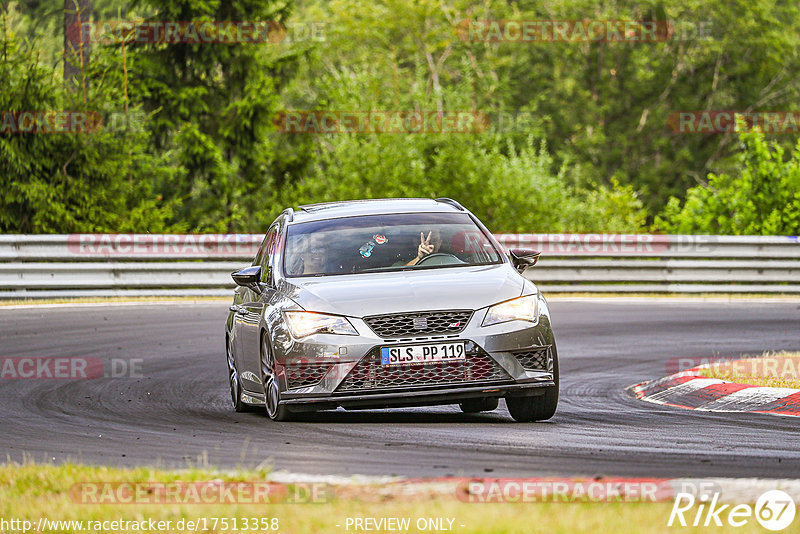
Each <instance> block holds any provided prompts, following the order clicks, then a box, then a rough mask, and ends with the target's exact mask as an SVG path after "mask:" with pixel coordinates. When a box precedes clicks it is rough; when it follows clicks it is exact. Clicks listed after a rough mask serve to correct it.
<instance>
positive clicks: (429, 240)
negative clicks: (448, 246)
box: [406, 230, 442, 265]
mask: <svg viewBox="0 0 800 534" xmlns="http://www.w3.org/2000/svg"><path fill="white" fill-rule="evenodd" d="M441 246H442V234H441V232H439V230H431V231H429V232H428V236H427V237H426V236H425V233H424V232H420V233H419V246H418V247H417V257H416V258H414V259H412V260H411V261H410V262H408V263H406V265H416V264H417V263H419V261H420V260H422V258H424V257H425V256H427V255H429V254H433V253H435V252H439V249H440V248H441Z"/></svg>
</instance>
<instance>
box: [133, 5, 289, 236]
mask: <svg viewBox="0 0 800 534" xmlns="http://www.w3.org/2000/svg"><path fill="white" fill-rule="evenodd" d="M135 5H136V6H137V7H141V8H142V9H144V10H147V11H150V12H151V13H152V15H151V16H150V18H149V20H151V21H239V22H256V21H268V22H269V23H270V24H273V25H276V24H283V23H284V22H285V21H286V18H287V16H288V7H287V3H285V2H278V1H263V0H234V1H220V0H139V1H138V2H136V3H135ZM271 46H273V47H274V45H273V44H271V43H270V42H266V43H252V42H199V43H191V42H171V43H167V42H149V43H134V44H132V45H131V47H130V51H131V62H130V79H131V96H132V98H134V99H138V100H139V101H141V102H142V103H143V105H144V107H145V109H146V110H147V111H148V112H150V113H151V119H150V121H149V122H148V128H149V130H150V133H151V136H152V138H151V139H152V148H153V150H157V151H160V150H174V151H175V152H176V161H177V162H178V163H179V165H180V166H181V168H182V169H183V171H184V172H183V173H182V178H181V179H180V180H178V181H174V182H168V183H160V184H157V187H158V190H159V191H160V192H162V194H163V195H164V196H165V198H174V199H181V201H182V207H181V209H180V210H179V212H178V213H177V217H178V218H179V220H181V221H185V222H186V223H188V224H189V225H190V226H191V227H192V228H194V229H195V230H198V231H229V232H230V231H236V230H243V229H249V228H250V226H249V224H250V223H249V218H250V214H251V213H252V212H253V211H254V210H258V209H263V205H262V203H263V198H264V197H265V195H268V193H269V192H270V190H271V184H272V181H273V180H272V177H271V175H270V168H269V166H270V163H271V161H272V160H273V159H274V152H273V150H272V148H271V146H270V140H269V138H268V135H267V134H268V132H269V131H270V130H271V129H272V120H273V117H274V116H275V114H276V112H277V110H278V109H279V107H280V95H279V91H280V88H281V85H282V84H284V83H285V82H286V80H288V79H289V78H290V76H291V70H290V67H291V65H292V63H293V61H294V59H295V56H294V55H293V54H292V53H288V54H286V55H283V56H276V55H275V54H274V53H271V51H270V47H271Z"/></svg>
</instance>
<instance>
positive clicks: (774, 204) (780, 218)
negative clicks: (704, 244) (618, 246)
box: [654, 131, 800, 235]
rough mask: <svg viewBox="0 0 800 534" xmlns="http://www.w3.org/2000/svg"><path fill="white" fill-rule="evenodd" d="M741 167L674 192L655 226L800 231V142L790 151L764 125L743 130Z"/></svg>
mask: <svg viewBox="0 0 800 534" xmlns="http://www.w3.org/2000/svg"><path fill="white" fill-rule="evenodd" d="M740 141H741V149H740V152H739V153H738V155H737V156H736V161H737V163H738V167H739V168H740V171H739V172H738V173H735V174H734V173H731V174H709V175H708V185H699V186H697V187H693V188H691V189H689V191H687V194H686V201H685V202H684V204H683V205H681V203H680V201H679V200H678V199H677V198H674V197H673V198H671V199H670V200H669V202H668V204H667V206H666V208H665V209H664V212H663V213H662V214H661V215H660V216H658V217H656V220H655V225H654V229H655V230H657V231H663V232H668V233H673V234H724V235H798V234H800V143H798V144H797V145H796V146H795V148H794V150H793V151H792V152H791V153H790V154H788V155H787V154H786V153H785V150H784V149H783V148H782V147H781V146H780V145H779V144H778V143H777V142H774V141H773V142H768V141H767V140H765V139H764V135H763V134H762V133H760V132H758V131H751V132H746V133H742V134H741V135H740Z"/></svg>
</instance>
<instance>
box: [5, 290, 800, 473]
mask: <svg viewBox="0 0 800 534" xmlns="http://www.w3.org/2000/svg"><path fill="white" fill-rule="evenodd" d="M550 307H551V313H552V319H553V324H554V327H555V332H556V336H557V342H558V344H559V354H560V358H561V373H562V383H561V401H560V404H559V409H558V412H557V413H556V415H555V417H554V418H553V419H552V420H550V421H548V422H543V423H532V424H518V423H514V422H513V421H512V419H511V418H510V417H509V415H508V412H507V411H506V409H505V406H504V404H503V403H502V402H501V404H500V408H499V409H498V410H497V411H495V412H492V413H489V414H479V415H465V414H462V413H461V412H460V411H459V410H458V408H457V407H456V406H443V407H433V408H407V409H402V410H394V411H390V410H374V411H365V412H346V411H344V410H338V411H335V412H327V413H322V414H318V415H317V416H316V417H315V419H313V420H310V421H305V422H299V423H273V422H270V421H269V420H268V419H267V418H266V417H265V416H263V415H261V414H260V413H259V414H236V413H234V412H233V411H232V409H231V408H230V406H229V404H230V400H229V393H228V384H227V376H226V367H225V362H224V350H223V320H224V317H225V315H226V312H227V304H226V303H224V302H206V303H181V304H150V305H137V306H116V307H110V306H101V307H84V308H70V309H65V308H37V309H16V310H8V309H0V358H8V357H23V356H33V357H43V356H46V357H52V356H81V357H92V358H100V359H103V360H104V361H105V362H106V366H107V368H108V367H109V366H110V359H112V358H116V359H122V361H133V360H137V359H138V360H141V362H140V363H139V364H138V365H139V369H140V370H141V374H142V376H140V377H138V378H137V377H133V378H111V377H109V378H98V379H94V380H22V379H20V380H13V379H3V380H0V429H2V432H0V454H1V455H2V456H0V458H3V459H6V458H7V459H10V460H13V461H22V460H28V459H32V460H35V461H55V462H63V461H67V460H72V461H79V462H83V463H91V464H107V465H120V466H122V465H124V466H132V465H157V466H162V467H186V466H190V465H204V464H208V465H213V466H220V467H234V466H257V465H271V466H272V467H273V468H275V469H278V470H288V471H292V472H299V473H316V474H343V475H348V474H365V475H404V476H415V477H431V476H445V475H452V476H543V475H590V476H595V475H609V476H613V475H619V476H657V477H661V476H663V477H707V476H722V477H756V476H757V477H769V478H800V446H799V445H798V443H799V442H800V419H798V418H790V417H776V416H769V415H758V414H747V413H742V414H732V413H728V414H720V413H702V412H694V411H688V410H681V409H679V408H670V407H661V406H656V405H653V404H649V403H644V402H641V401H638V400H636V399H634V398H633V397H632V396H631V395H630V394H629V393H628V392H627V391H625V388H626V387H627V386H629V385H631V384H634V383H638V382H641V381H643V380H647V379H652V378H657V377H661V376H664V375H665V374H668V372H669V370H668V369H667V366H668V362H669V360H670V359H671V358H675V357H709V356H738V355H741V354H760V353H761V352H762V351H764V350H782V349H785V350H800V303H798V302H768V303H767V302H763V303H759V302H754V301H744V302H736V303H726V302H702V301H697V302H688V303H687V302H669V301H664V300H658V301H657V300H653V301H644V302H642V301H639V302H629V301H628V302H626V301H614V300H610V299H609V300H578V301H569V300H562V301H557V300H555V299H554V301H553V302H552V303H551V306H550Z"/></svg>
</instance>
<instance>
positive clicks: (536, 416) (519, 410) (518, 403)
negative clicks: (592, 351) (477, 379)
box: [506, 343, 559, 423]
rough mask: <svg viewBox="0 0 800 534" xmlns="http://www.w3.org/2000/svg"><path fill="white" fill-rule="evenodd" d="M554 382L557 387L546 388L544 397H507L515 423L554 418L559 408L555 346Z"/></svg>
mask: <svg viewBox="0 0 800 534" xmlns="http://www.w3.org/2000/svg"><path fill="white" fill-rule="evenodd" d="M552 350H553V382H555V386H550V387H548V388H545V391H544V395H538V396H536V397H506V407H507V408H508V413H510V414H511V417H513V418H514V420H515V421H517V422H520V423H528V422H531V421H546V420H547V419H550V418H551V417H553V415H554V414H555V413H556V408H557V407H558V383H559V376H558V352H557V351H556V346H555V343H554V344H553V349H552Z"/></svg>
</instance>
